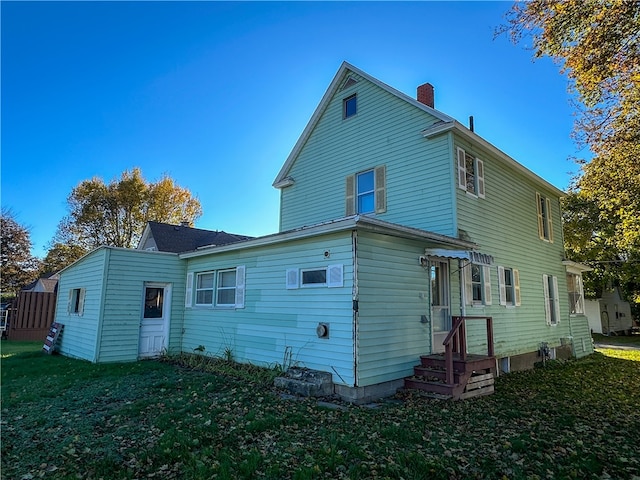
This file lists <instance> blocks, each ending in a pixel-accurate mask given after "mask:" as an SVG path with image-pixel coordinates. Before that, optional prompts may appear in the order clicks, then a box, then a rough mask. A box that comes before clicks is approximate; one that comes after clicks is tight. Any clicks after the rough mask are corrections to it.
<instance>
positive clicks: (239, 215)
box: [1, 1, 586, 256]
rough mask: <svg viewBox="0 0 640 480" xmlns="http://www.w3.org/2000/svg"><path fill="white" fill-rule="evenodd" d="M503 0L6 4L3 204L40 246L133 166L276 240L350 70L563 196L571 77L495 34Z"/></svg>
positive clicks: (218, 224) (570, 166)
mask: <svg viewBox="0 0 640 480" xmlns="http://www.w3.org/2000/svg"><path fill="white" fill-rule="evenodd" d="M510 5H511V3H510V2H407V3H404V2H402V3H399V2H373V3H369V2H352V3H346V2H329V3H324V2H323V3H307V2H295V3H292V2H287V3H271V2H237V3H236V2H234V3H227V2H135V3H128V2H104V3H101V2H67V3H58V2H6V1H3V2H2V3H1V16H2V17H1V18H2V38H1V40H2V52H1V53H2V59H1V60H2V65H1V66H2V78H1V81H2V139H1V140H2V151H1V153H2V167H1V168H2V170H1V173H2V192H1V194H2V206H3V207H9V208H11V209H12V210H13V211H14V213H15V214H16V217H17V220H18V221H19V222H20V223H21V224H23V225H26V226H28V227H30V229H31V239H32V241H33V242H34V249H33V253H34V254H35V255H37V256H44V255H45V254H46V246H47V243H48V242H49V241H50V240H51V238H52V237H53V235H54V233H55V229H56V226H57V224H58V223H59V221H60V220H61V219H62V218H63V216H64V215H65V214H66V213H67V209H66V198H67V196H68V195H69V193H70V192H71V190H72V188H73V187H74V186H76V185H77V184H78V183H79V182H81V181H82V180H85V179H89V178H91V177H94V176H98V177H101V178H103V179H104V180H105V181H106V182H108V181H110V180H112V179H113V178H115V177H119V176H120V174H121V173H122V172H123V171H124V170H126V169H131V168H133V167H136V166H137V167H140V168H141V169H142V173H143V175H144V177H145V178H146V179H147V180H149V181H155V180H158V179H159V178H161V176H162V175H163V174H165V173H166V174H168V175H169V176H171V177H173V178H174V179H175V181H176V182H177V183H178V184H179V185H180V186H182V187H186V188H188V189H189V190H190V191H191V192H192V193H193V194H194V195H196V196H197V197H198V198H199V200H200V202H201V204H202V207H203V210H204V215H203V216H202V217H201V218H200V219H199V220H198V221H197V224H196V226H197V227H199V228H206V229H220V230H225V231H227V232H232V233H240V234H245V235H255V236H259V235H264V234H268V233H273V232H276V231H277V230H278V213H279V193H278V191H277V190H276V189H274V188H273V187H272V186H271V184H272V182H273V180H274V178H275V176H276V174H277V173H278V171H279V169H280V167H281V166H282V164H283V163H284V161H285V159H286V158H287V155H288V154H289V152H290V151H291V149H292V148H293V146H294V144H295V142H296V140H297V138H298V137H299V135H300V134H301V132H302V130H303V129H304V127H305V125H306V124H307V122H308V120H309V118H310V117H311V115H312V113H313V111H314V109H315V107H316V106H317V104H318V103H319V101H320V99H321V97H322V95H323V94H324V92H325V90H326V88H327V87H328V85H329V83H330V81H331V80H332V78H333V76H334V74H335V73H336V71H337V70H338V68H339V66H340V64H341V63H342V61H345V60H346V61H348V62H349V63H351V64H353V65H355V66H356V67H358V68H360V69H362V70H364V71H365V72H367V73H369V74H371V75H373V76H374V77H376V78H378V79H380V80H381V81H383V82H385V83H387V84H388V85H390V86H392V87H394V88H396V89H398V90H400V91H402V92H405V93H407V94H408V95H411V96H415V91H416V87H417V86H418V85H420V84H422V83H425V82H430V83H431V84H433V85H434V86H435V104H436V108H437V109H438V110H441V111H442V112H444V113H446V114H448V115H450V116H453V117H455V118H457V119H458V120H459V121H461V122H462V123H464V124H466V123H467V122H468V117H469V116H470V115H473V116H474V119H475V130H476V133H478V134H480V135H481V136H483V137H484V138H485V139H487V140H488V141H490V142H491V143H493V144H494V145H496V146H497V147H498V148H500V149H501V150H503V151H504V152H506V153H507V154H509V155H510V156H512V157H513V158H515V159H516V160H518V161H519V162H520V163H522V164H523V165H525V166H526V167H528V168H529V169H531V170H532V171H534V172H535V173H537V174H538V175H540V176H542V177H543V178H545V179H547V180H548V181H549V182H551V183H552V184H554V185H555V186H557V187H559V188H561V189H565V188H566V187H567V185H568V184H569V180H570V178H571V175H570V172H575V171H576V169H577V167H576V165H575V164H574V163H573V162H572V161H571V160H570V157H572V156H585V155H586V153H585V152H578V151H577V150H576V147H575V145H574V143H573V142H572V140H571V139H570V133H571V128H572V124H573V115H572V111H573V109H572V107H571V105H570V97H569V95H568V94H567V80H566V78H565V77H563V76H562V75H560V73H559V68H558V66H557V65H554V64H553V63H552V62H551V61H550V60H549V59H542V60H537V61H535V62H533V61H532V56H531V51H529V50H527V49H526V48H525V45H517V46H514V45H512V44H511V43H509V41H508V40H507V38H498V39H495V40H494V38H493V32H494V29H495V27H496V26H498V25H499V24H500V23H501V22H502V21H503V15H504V14H505V12H506V11H507V10H508V9H509V7H510Z"/></svg>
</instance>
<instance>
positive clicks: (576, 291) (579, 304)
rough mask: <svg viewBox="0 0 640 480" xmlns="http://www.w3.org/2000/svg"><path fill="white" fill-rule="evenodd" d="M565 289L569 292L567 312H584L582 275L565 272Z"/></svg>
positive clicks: (574, 313)
mask: <svg viewBox="0 0 640 480" xmlns="http://www.w3.org/2000/svg"><path fill="white" fill-rule="evenodd" d="M567 291H568V292H569V313H570V314H572V315H581V314H584V292H583V288H582V275H579V274H575V273H567Z"/></svg>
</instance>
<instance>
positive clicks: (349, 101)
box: [342, 94, 358, 118]
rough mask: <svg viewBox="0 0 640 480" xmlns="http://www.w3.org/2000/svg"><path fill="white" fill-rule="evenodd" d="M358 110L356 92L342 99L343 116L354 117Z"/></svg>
mask: <svg viewBox="0 0 640 480" xmlns="http://www.w3.org/2000/svg"><path fill="white" fill-rule="evenodd" d="M357 112H358V97H357V95H356V94H354V95H351V96H350V97H347V98H345V99H344V100H343V101H342V118H349V117H353V116H354V115H355V114H356V113H357Z"/></svg>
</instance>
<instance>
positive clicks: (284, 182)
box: [273, 62, 565, 196]
mask: <svg viewBox="0 0 640 480" xmlns="http://www.w3.org/2000/svg"><path fill="white" fill-rule="evenodd" d="M351 72H352V73H355V74H357V75H359V76H361V77H363V78H365V79H366V80H368V81H369V82H371V83H373V84H374V85H377V86H378V87H380V88H382V89H383V90H385V91H387V92H388V93H390V94H392V95H394V96H396V97H398V98H400V99H401V100H404V101H405V102H407V103H410V104H411V105H413V106H414V107H417V108H419V109H421V110H423V111H425V112H427V113H429V114H431V115H432V116H434V117H436V118H437V119H438V120H439V122H436V123H435V124H433V125H432V126H431V127H428V128H426V129H425V130H423V131H422V132H421V133H422V135H423V136H424V137H425V138H430V137H433V136H436V135H439V134H441V133H445V132H448V131H455V132H456V133H458V134H459V135H461V136H463V137H465V138H467V139H468V140H470V141H472V142H476V143H478V144H479V145H480V146H482V147H483V148H485V149H487V150H489V151H490V152H491V153H493V154H494V155H496V156H497V157H498V158H499V159H500V160H501V161H502V162H504V163H505V164H507V165H510V166H512V167H514V168H515V169H516V170H518V171H519V172H521V173H523V174H524V175H525V176H526V177H528V178H530V179H532V180H534V181H536V182H539V183H542V184H543V185H545V187H547V188H549V189H550V190H552V191H553V192H554V193H555V194H557V195H558V196H564V195H565V193H564V192H563V191H562V190H560V189H559V188H557V187H555V186H554V185H552V184H551V183H549V182H548V181H546V180H545V179H543V178H542V177H540V176H538V175H536V174H535V173H533V172H532V171H531V170H529V169H528V168H526V167H525V166H523V165H522V164H521V163H519V162H517V161H516V160H514V159H513V158H511V157H510V156H509V155H507V154H506V153H504V152H503V151H502V150H500V149H498V148H497V147H495V146H494V145H493V144H491V143H490V142H488V141H486V140H485V139H484V138H482V137H481V136H480V135H478V134H477V133H475V132H472V131H471V130H470V129H468V128H467V127H465V126H464V125H462V124H461V123H460V122H458V121H457V120H456V119H454V118H453V117H450V116H449V115H446V114H444V113H442V112H440V111H438V110H436V109H434V108H431V107H429V106H428V105H425V104H423V103H421V102H419V101H418V100H416V99H414V98H412V97H410V96H409V95H407V94H405V93H402V92H401V91H399V90H396V89H395V88H393V87H390V86H389V85H387V84H386V83H384V82H381V81H380V80H378V79H377V78H374V77H372V76H371V75H369V74H368V73H366V72H363V71H362V70H360V69H359V68H357V67H354V66H353V65H351V64H349V63H347V62H342V65H340V68H339V69H338V72H337V73H336V75H335V76H334V77H333V80H332V81H331V84H330V85H329V88H327V91H326V92H325V93H324V95H323V97H322V99H321V100H320V103H319V104H318V106H317V107H316V109H315V111H314V112H313V115H312V116H311V119H310V120H309V123H307V126H306V127H305V129H304V130H303V132H302V135H300V138H299V139H298V141H297V142H296V144H295V145H294V147H293V150H291V153H290V154H289V156H288V157H287V159H286V160H285V162H284V165H283V166H282V168H281V169H280V172H279V173H278V175H277V177H276V179H275V180H274V181H273V186H274V187H275V188H283V187H287V186H289V185H291V184H292V179H291V178H290V177H288V174H289V170H290V169H291V166H292V165H293V162H294V161H295V159H296V157H297V156H298V154H299V153H300V150H302V147H303V146H304V145H305V143H306V142H307V140H308V139H309V136H310V135H311V133H312V132H313V130H314V128H315V127H316V125H317V123H318V122H319V121H320V118H321V117H322V114H323V113H324V111H325V110H326V108H327V106H328V104H329V102H330V101H331V99H332V98H333V96H334V94H335V93H336V92H337V91H338V89H340V87H341V86H342V84H343V82H344V80H345V79H346V77H347V76H348V75H349V73H351Z"/></svg>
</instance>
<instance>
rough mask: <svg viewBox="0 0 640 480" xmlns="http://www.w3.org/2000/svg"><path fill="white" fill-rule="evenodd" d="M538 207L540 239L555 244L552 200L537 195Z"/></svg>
mask: <svg viewBox="0 0 640 480" xmlns="http://www.w3.org/2000/svg"><path fill="white" fill-rule="evenodd" d="M536 203H537V205H538V207H537V208H538V237H540V239H541V240H546V241H548V242H551V243H553V223H552V221H551V199H549V198H547V197H544V196H542V195H540V194H539V193H536Z"/></svg>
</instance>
